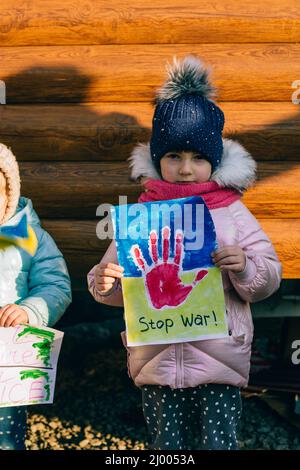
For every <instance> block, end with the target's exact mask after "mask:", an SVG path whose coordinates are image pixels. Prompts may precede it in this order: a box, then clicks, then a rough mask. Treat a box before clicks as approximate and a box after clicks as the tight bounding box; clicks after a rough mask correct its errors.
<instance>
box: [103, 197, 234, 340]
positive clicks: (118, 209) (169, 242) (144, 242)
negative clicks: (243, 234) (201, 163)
mask: <svg viewBox="0 0 300 470" xmlns="http://www.w3.org/2000/svg"><path fill="white" fill-rule="evenodd" d="M111 213H112V223H113V228H114V233H115V240H116V246H117V253H118V261H119V264H120V265H121V266H123V268H124V273H123V278H122V290H123V298H124V310H125V322H126V334H127V343H128V345H129V346H141V345H146V344H168V343H176V342H177V343H178V342H187V341H196V340H201V339H208V338H221V337H225V336H228V328H227V321H226V308H225V300H224V291H223V285H222V278H221V271H220V269H219V268H217V267H215V266H214V264H213V262H212V259H211V255H210V254H211V252H212V251H214V250H215V249H217V241H216V233H215V227H214V223H213V220H212V217H211V215H210V212H209V210H208V208H207V206H206V204H205V203H204V200H203V199H202V198H201V197H198V196H196V197H188V198H181V199H171V200H166V201H156V202H146V203H142V204H126V205H119V206H114V207H112V209H111Z"/></svg>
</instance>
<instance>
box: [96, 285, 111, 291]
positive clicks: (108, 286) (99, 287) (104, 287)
mask: <svg viewBox="0 0 300 470" xmlns="http://www.w3.org/2000/svg"><path fill="white" fill-rule="evenodd" d="M96 287H97V289H98V291H99V292H107V291H109V290H110V289H112V288H113V284H99V285H96Z"/></svg>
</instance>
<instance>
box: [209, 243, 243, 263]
mask: <svg viewBox="0 0 300 470" xmlns="http://www.w3.org/2000/svg"><path fill="white" fill-rule="evenodd" d="M241 251H242V250H241V248H240V247H239V246H234V245H232V246H231V245H228V246H224V247H223V248H219V249H218V250H216V251H214V252H213V253H211V255H212V258H213V259H214V261H219V260H220V259H222V258H224V257H226V256H234V255H238V254H239V253H241Z"/></svg>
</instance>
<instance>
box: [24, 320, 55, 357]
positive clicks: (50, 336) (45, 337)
mask: <svg viewBox="0 0 300 470" xmlns="http://www.w3.org/2000/svg"><path fill="white" fill-rule="evenodd" d="M24 335H34V336H37V337H38V338H41V339H42V341H41V342H40V343H34V344H33V345H32V346H33V347H34V348H37V349H38V356H37V357H38V358H39V359H42V361H43V362H44V364H45V366H48V365H49V361H50V354H51V347H52V344H53V340H54V336H55V335H54V333H53V332H52V331H46V330H41V329H40V328H35V327H34V326H26V327H25V328H24V330H23V331H21V333H19V334H18V336H20V337H21V336H24Z"/></svg>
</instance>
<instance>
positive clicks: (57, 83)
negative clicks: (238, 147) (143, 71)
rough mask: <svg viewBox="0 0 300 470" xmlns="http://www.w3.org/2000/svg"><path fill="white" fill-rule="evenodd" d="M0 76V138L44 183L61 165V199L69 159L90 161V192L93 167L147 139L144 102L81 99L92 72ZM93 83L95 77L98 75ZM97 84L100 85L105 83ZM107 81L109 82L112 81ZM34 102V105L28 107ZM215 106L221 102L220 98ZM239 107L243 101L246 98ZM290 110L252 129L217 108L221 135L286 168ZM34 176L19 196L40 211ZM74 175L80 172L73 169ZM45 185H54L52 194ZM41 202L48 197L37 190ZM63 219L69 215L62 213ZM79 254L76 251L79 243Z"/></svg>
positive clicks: (87, 310) (43, 70)
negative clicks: (1, 91)
mask: <svg viewBox="0 0 300 470" xmlns="http://www.w3.org/2000/svg"><path fill="white" fill-rule="evenodd" d="M1 78H2V79H3V80H4V81H5V84H6V90H7V104H8V105H13V106H8V107H6V106H2V107H0V112H1V117H2V119H1V124H0V140H1V141H2V142H3V143H5V144H6V145H8V146H10V147H11V148H12V150H13V152H14V153H15V154H16V155H17V158H18V160H19V163H20V169H21V175H22V172H23V168H24V167H26V168H27V165H28V164H29V162H31V161H35V162H36V163H35V164H32V167H33V168H35V165H36V166H37V167H38V171H39V172H42V171H45V172H46V176H47V174H48V178H49V181H50V180H51V179H53V178H54V179H55V177H56V176H57V178H60V176H61V173H60V169H61V168H62V166H61V165H62V164H64V165H65V166H64V167H63V171H64V173H63V174H64V175H66V182H67V183H66V184H65V181H64V180H62V181H61V187H60V196H61V197H64V198H65V199H66V200H67V199H68V197H70V200H72V187H70V185H69V184H68V183H69V181H71V180H70V179H69V178H68V168H70V172H71V168H72V169H73V168H74V162H78V163H77V165H78V168H80V166H81V165H82V164H83V163H85V164H86V163H91V162H92V163H93V167H91V168H92V170H93V171H91V170H89V171H91V174H90V178H89V179H87V180H86V181H87V183H88V184H89V185H90V186H93V185H94V186H95V191H96V190H97V187H100V186H101V184H102V181H98V180H97V168H98V165H99V166H101V164H102V163H103V162H104V161H105V162H122V161H124V160H125V159H126V158H127V157H128V156H129V155H130V153H131V151H132V149H133V147H134V146H135V145H136V144H137V143H138V142H146V141H148V140H149V137H150V132H151V130H150V129H149V128H148V127H146V126H143V125H141V123H140V122H139V116H138V109H139V106H143V104H142V103H141V104H139V103H129V104H126V103H111V102H106V103H103V102H100V103H89V105H87V103H88V102H89V101H90V91H91V90H92V89H93V86H94V79H93V77H92V76H88V75H84V74H82V73H81V72H79V71H78V70H77V69H76V68H75V67H69V66H66V67H43V66H41V67H38V66H36V67H32V68H29V69H24V70H22V71H20V72H19V73H18V74H16V75H14V76H10V77H1ZM97 82H98V83H99V76H98V77H97ZM97 86H98V87H99V85H97ZM104 86H105V87H106V88H107V84H105V85H104ZM111 86H112V87H113V83H112V84H111ZM37 104H38V105H39V106H35V105H37ZM58 104H59V107H58V106H57V105H58ZM18 105H20V106H18ZM75 105H76V106H75ZM78 105H80V106H78ZM131 105H132V106H135V115H130V114H129V113H124V112H119V111H118V109H125V108H126V109H127V110H128V109H130V106H131ZM285 105H286V103H285ZM220 106H221V108H222V103H220ZM226 106H227V107H228V104H225V106H224V107H226ZM239 106H241V103H239ZM246 106H247V103H245V107H246ZM295 106H296V105H295ZM223 109H224V108H223ZM295 109H297V112H294V113H293V114H291V116H290V117H287V118H285V119H283V120H277V121H273V122H270V123H268V124H267V125H263V126H260V128H259V130H254V131H252V130H246V129H241V130H238V131H237V130H231V129H232V126H231V125H230V122H229V121H228V119H229V118H228V115H226V110H225V109H224V111H225V117H227V121H226V122H227V124H228V129H227V130H226V132H225V133H224V136H225V137H228V138H232V139H234V140H237V141H239V142H240V143H241V144H242V145H244V146H245V147H246V148H247V150H249V152H250V153H252V155H253V157H254V158H255V157H256V158H259V160H260V161H262V160H266V161H269V162H270V163H272V162H275V161H276V162H280V161H282V162H284V161H286V160H288V161H289V163H290V166H289V169H292V168H294V167H299V161H300V157H299V155H300V133H299V129H300V107H297V108H295ZM150 120H151V119H149V122H150ZM237 128H239V126H237ZM285 149H286V154H285V153H284V150H285ZM264 155H265V156H266V157H265V158H264ZM297 159H299V161H297ZM49 164H51V167H50V166H49ZM68 165H69V167H68ZM58 168H59V169H58ZM47 171H48V173H47ZM276 172H277V174H279V173H282V167H281V166H280V165H279V166H274V168H273V169H272V171H271V174H272V176H273V175H274V176H275V175H276ZM75 176H76V175H75ZM34 177H35V173H34V171H33V173H32V181H30V184H28V183H27V184H25V188H24V189H25V190H26V194H24V195H27V196H29V197H31V198H32V199H33V203H34V205H35V206H36V207H37V208H38V212H39V203H38V191H37V189H35V187H34ZM77 178H78V179H79V178H80V174H78V176H77ZM74 181H75V179H74ZM76 181H77V180H76ZM51 187H52V188H53V193H52V194H51ZM49 188H50V190H49V191H46V192H45V188H44V187H41V188H40V190H41V192H42V193H44V194H46V198H49V199H48V200H49V205H48V209H47V211H48V212H47V214H50V216H49V218H53V219H55V218H56V216H57V215H56V211H55V208H53V212H52V213H51V205H52V204H53V201H54V202H55V199H56V198H57V197H58V196H59V194H58V192H57V187H56V186H55V185H54V186H52V185H50V186H49ZM35 195H36V196H35ZM82 197H83V202H82V206H80V207H82V211H84V209H85V207H84V188H83V189H82ZM43 201H45V202H46V203H47V199H44V196H43ZM107 202H109V201H107ZM43 204H44V202H43ZM54 206H55V204H54ZM95 212H96V207H95V211H94V213H95ZM40 215H41V214H40ZM42 216H43V215H42ZM66 218H68V215H67V214H66ZM82 237H84V234H82ZM95 238H96V235H95ZM78 256H79V257H80V256H81V254H80V249H79V250H78ZM283 286H284V287H283V289H284V292H285V293H286V292H287V293H290V292H294V290H295V288H297V286H299V282H298V281H289V282H284V283H283ZM76 303H77V304H80V305H81V307H80V308H81V314H82V313H84V317H85V319H87V320H91V321H98V320H99V317H98V316H97V315H96V317H95V314H94V313H91V312H92V311H93V310H95V309H96V310H99V309H100V308H101V306H100V305H99V304H97V305H95V302H94V301H93V299H91V298H90V297H89V299H88V300H86V297H85V296H84V295H83V293H76V294H75V298H74V302H73V304H76ZM72 308H74V306H73V307H71V309H72ZM76 310H77V312H78V311H79V309H78V308H77V309H76ZM115 311H116V312H117V314H118V315H119V313H120V311H121V309H115ZM78 315H79V313H78ZM76 316H77V314H76V315H75V317H73V318H71V317H70V316H69V315H66V322H67V323H68V319H67V317H68V318H69V319H70V320H69V321H70V322H71V323H73V321H74V320H75V318H76ZM78 319H79V318H76V320H78Z"/></svg>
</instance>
